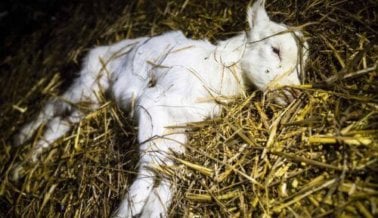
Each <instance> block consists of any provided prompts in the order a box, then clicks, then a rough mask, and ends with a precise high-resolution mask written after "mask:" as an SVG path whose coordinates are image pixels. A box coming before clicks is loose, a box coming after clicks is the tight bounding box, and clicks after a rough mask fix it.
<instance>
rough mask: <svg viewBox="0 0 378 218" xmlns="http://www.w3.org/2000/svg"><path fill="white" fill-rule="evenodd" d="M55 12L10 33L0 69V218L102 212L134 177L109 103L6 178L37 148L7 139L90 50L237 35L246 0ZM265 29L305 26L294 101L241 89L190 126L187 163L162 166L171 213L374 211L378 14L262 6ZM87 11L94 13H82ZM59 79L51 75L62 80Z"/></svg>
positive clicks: (359, 8) (83, 6)
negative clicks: (173, 35)
mask: <svg viewBox="0 0 378 218" xmlns="http://www.w3.org/2000/svg"><path fill="white" fill-rule="evenodd" d="M107 2H108V1H97V3H96V4H94V3H91V2H88V3H80V4H73V3H71V4H67V5H66V6H65V7H64V8H62V10H61V11H60V12H59V13H58V14H57V16H56V21H55V23H54V22H53V23H50V22H46V24H43V25H42V26H41V28H40V29H38V30H36V31H34V32H33V33H32V34H30V35H27V36H24V37H23V38H22V40H16V41H15V40H13V39H12V38H8V40H7V43H6V48H7V49H8V53H7V56H6V57H5V58H4V59H3V60H1V62H0V64H1V68H2V73H1V74H0V86H1V87H2V89H1V90H0V102H1V104H0V113H1V117H0V126H1V127H2V131H1V133H0V139H1V140H0V143H1V144H2V146H1V147H0V149H1V151H0V152H1V154H2V155H0V172H1V174H0V217H9V216H12V217H13V216H14V217H36V216H41V217H87V216H89V217H107V216H109V214H110V213H111V211H113V210H114V209H115V207H116V206H117V204H118V202H119V200H120V197H121V196H123V194H124V193H125V192H126V190H127V187H128V184H130V182H132V178H133V175H134V174H133V172H135V169H136V168H135V163H136V159H137V158H138V155H137V154H136V152H135V151H136V149H137V142H136V140H135V133H136V130H135V129H134V128H133V126H132V122H131V121H130V120H129V119H128V118H127V114H125V113H123V112H121V111H120V110H119V109H118V108H117V107H116V105H114V104H113V103H112V102H111V101H110V99H109V98H104V100H103V106H102V107H101V109H100V110H98V111H95V112H92V113H90V114H89V115H88V116H87V117H86V118H85V119H84V120H83V121H82V122H80V123H79V124H78V125H76V126H75V127H74V129H73V130H72V131H71V132H70V134H68V135H67V136H66V137H65V138H64V139H62V140H60V141H59V142H57V143H55V144H54V145H53V146H52V148H51V149H48V150H46V152H45V153H44V154H43V155H42V157H41V161H40V162H38V163H36V164H28V163H25V164H27V165H26V166H27V167H26V168H25V172H23V175H24V177H23V178H22V179H21V180H20V181H18V182H14V181H12V180H11V179H10V177H11V169H12V167H14V166H15V165H16V164H17V163H18V162H20V161H21V162H22V161H24V160H26V159H27V155H28V152H29V151H30V149H31V146H32V145H33V142H35V141H36V140H37V139H38V135H39V134H40V133H39V134H37V135H36V137H35V140H34V141H32V142H30V143H28V144H27V145H25V146H23V147H19V148H14V147H12V146H11V140H10V139H11V136H12V135H13V134H14V133H15V131H16V130H17V129H18V128H19V127H20V126H21V125H22V124H23V123H25V122H27V121H28V120H30V118H31V117H32V115H33V114H35V113H36V112H37V111H38V110H39V109H40V107H41V105H43V103H44V101H45V100H46V99H47V98H48V97H50V96H54V95H57V94H58V93H59V92H60V90H64V88H65V87H66V86H67V84H69V82H70V81H71V80H72V77H73V73H74V72H76V71H78V69H79V68H80V64H79V62H80V60H81V58H82V57H83V56H84V55H85V53H86V52H87V51H88V49H89V48H91V47H93V45H95V44H107V43H111V42H115V41H117V40H120V39H124V38H129V37H137V36H143V35H155V34H159V33H162V32H165V31H167V30H172V29H181V30H183V31H184V32H185V34H187V35H188V36H191V37H194V38H203V37H207V38H209V39H210V40H212V41H215V40H216V39H222V38H226V37H228V36H230V35H232V34H234V33H235V32H237V31H241V30H243V29H244V27H245V26H246V24H245V22H244V20H245V18H244V14H245V8H246V5H247V3H248V2H246V1H244V2H243V1H238V2H234V1H226V0H219V1H213V0H208V1H199V0H193V1H173V0H167V1H154V3H149V2H146V1H143V0H140V1H133V2H132V3H128V4H126V5H125V3H122V2H123V1H117V0H116V1H113V3H112V4H111V5H109V4H108V3H107ZM268 11H269V13H270V15H271V16H272V17H273V18H274V20H280V21H282V22H284V23H288V24H291V25H297V26H298V25H302V24H307V26H306V27H305V30H306V36H307V37H308V38H309V44H310V47H311V54H310V63H309V65H308V67H307V70H306V73H305V75H303V81H304V85H301V86H298V87H291V88H288V89H295V90H297V91H299V93H300V95H299V97H298V98H297V99H296V100H295V101H294V102H292V103H291V104H290V105H289V106H288V107H280V106H278V105H275V104H274V103H273V102H272V101H270V100H269V96H268V95H263V94H262V93H260V92H257V91H255V92H251V93H250V95H249V96H247V97H245V98H240V99H235V100H234V101H233V102H230V103H229V104H227V105H225V107H224V108H225V109H224V112H223V115H222V117H220V118H216V119H214V120H208V121H204V122H201V123H194V124H191V125H190V129H189V134H190V137H191V140H190V142H189V143H188V144H187V151H188V152H187V155H185V156H181V157H175V158H176V160H177V165H176V166H175V167H174V168H169V169H166V168H165V169H160V170H162V171H163V172H164V173H165V175H166V176H169V177H170V178H171V179H172V180H173V181H175V182H176V184H177V188H178V190H179V191H178V192H177V194H176V196H175V198H176V200H175V201H174V202H175V203H174V204H173V205H172V208H171V213H170V214H171V216H172V217H183V216H184V217H251V216H264V217H269V216H280V217H329V216H332V217H333V216H337V217H356V216H362V217H376V216H378V211H377V206H378V172H377V169H378V82H377V81H378V74H377V61H378V46H377V41H378V40H377V30H378V20H377V11H378V5H377V2H376V1H374V0H366V1H344V0H335V1H328V0H314V1H294V0H293V1H289V2H288V1H283V0H282V1H281V0H276V1H268ZM94 12H95V13H94ZM61 76H62V77H63V79H62V78H60V77H61Z"/></svg>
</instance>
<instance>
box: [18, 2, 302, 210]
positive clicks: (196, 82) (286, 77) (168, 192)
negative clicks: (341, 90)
mask: <svg viewBox="0 0 378 218" xmlns="http://www.w3.org/2000/svg"><path fill="white" fill-rule="evenodd" d="M264 4H265V1H264V0H258V1H257V2H255V3H254V5H253V6H252V7H250V8H248V13H247V20H248V24H249V27H250V30H249V31H248V32H244V33H240V34H239V35H237V36H235V37H233V38H230V39H228V40H225V41H221V42H219V43H218V44H216V45H213V44H211V43H210V42H208V41H207V40H192V39H188V38H186V37H185V36H184V35H183V34H182V32H180V31H175V32H168V33H165V34H162V35H159V36H154V37H141V38H136V39H126V40H123V41H120V42H118V43H115V44H113V45H110V46H101V47H96V48H94V49H92V50H91V51H90V52H89V54H88V55H87V57H86V59H85V61H84V64H83V66H82V70H81V71H80V74H79V77H78V78H77V79H76V80H75V81H74V83H73V84H72V85H71V87H70V88H69V89H68V90H67V91H66V92H65V93H64V94H63V95H62V96H61V97H59V98H55V99H52V100H50V101H49V102H48V103H47V104H46V106H45V107H44V108H43V110H42V111H41V112H40V114H39V115H38V116H37V117H36V118H35V119H34V120H33V121H32V122H30V123H28V124H27V125H25V126H24V127H23V128H22V129H21V130H20V132H19V133H18V134H17V135H16V137H15V144H23V143H24V142H26V141H27V140H28V139H30V138H31V137H32V136H33V133H34V132H35V131H36V129H37V128H38V127H39V126H40V125H42V124H44V125H45V126H46V130H45V132H44V134H43V136H42V138H41V139H40V140H39V141H38V143H37V144H36V147H35V148H34V150H33V151H32V154H33V156H32V158H31V159H32V160H31V161H36V160H37V158H38V155H39V154H40V153H41V151H42V150H43V149H44V148H47V147H48V146H49V145H50V144H51V143H53V142H54V141H55V140H57V139H58V138H60V137H62V136H63V135H64V134H65V133H66V132H67V131H69V130H70V128H71V126H72V125H73V124H74V123H77V122H79V121H80V119H81V118H83V117H84V112H82V111H81V110H80V109H79V108H78V107H77V106H75V104H76V105H77V104H78V103H80V102H87V103H88V102H89V103H90V108H91V109H93V110H96V108H98V107H99V101H98V98H97V96H98V95H97V94H96V93H98V92H104V91H107V92H109V93H111V94H112V96H114V100H115V101H116V103H117V104H118V105H119V106H120V107H121V108H122V109H124V110H127V111H133V112H134V113H133V114H134V117H135V119H136V121H137V123H138V127H139V132H138V141H139V144H140V145H139V152H140V160H139V170H138V174H137V177H136V179H135V181H134V182H133V183H132V185H131V186H130V188H129V190H128V193H127V195H126V196H125V197H124V199H123V201H122V202H121V204H120V206H119V209H118V210H117V211H115V213H114V216H115V217H134V216H141V217H161V216H162V217H166V216H167V208H168V207H169V205H170V203H171V200H172V195H173V193H174V187H173V186H172V184H171V182H170V181H169V180H167V179H164V178H163V179H161V181H160V182H159V184H155V178H156V176H155V173H154V171H152V170H151V167H153V166H156V165H168V166H169V165H172V164H173V161H172V160H171V159H170V158H169V157H170V154H172V152H175V153H178V154H182V153H184V152H185V149H184V144H185V143H186V141H187V136H186V135H185V134H184V133H183V132H182V130H181V131H180V132H178V131H175V130H174V129H172V128H167V127H168V126H175V125H180V126H182V125H183V124H186V123H188V122H196V121H203V120H204V119H206V118H208V117H214V116H217V115H219V114H220V111H221V107H220V105H219V104H217V103H216V102H217V101H216V100H217V99H219V98H227V97H234V96H240V95H241V94H243V92H244V91H245V89H246V86H249V84H252V85H254V86H255V87H256V88H258V89H260V90H263V91H265V90H267V89H268V88H269V87H270V86H271V84H272V83H273V82H274V83H275V84H276V85H277V84H278V85H296V84H299V83H300V82H299V79H298V75H299V74H300V72H301V69H303V68H302V64H300V63H304V62H305V61H306V59H307V54H306V51H307V44H306V42H304V41H303V39H302V34H301V33H300V32H299V31H289V28H288V27H287V26H286V25H284V24H278V23H275V22H273V21H271V20H270V19H269V17H268V15H267V13H266V11H265V8H264ZM67 114H68V116H67Z"/></svg>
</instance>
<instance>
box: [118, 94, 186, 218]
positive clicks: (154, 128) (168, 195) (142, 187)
mask: <svg viewBox="0 0 378 218" xmlns="http://www.w3.org/2000/svg"><path fill="white" fill-rule="evenodd" d="M151 92H152V91H151ZM160 94H161V93H160ZM158 95H159V92H156V93H153V92H152V93H151V95H150V96H148V95H144V96H143V97H142V99H141V100H140V102H139V105H138V106H137V110H136V113H137V117H138V124H139V133H138V140H139V142H140V149H139V152H140V160H139V170H138V175H137V177H136V179H135V181H134V182H133V183H132V185H131V186H130V188H129V190H128V193H127V194H126V196H125V198H124V199H123V201H122V202H121V205H120V207H119V209H118V211H117V212H116V214H115V217H127V218H131V217H134V216H141V217H166V216H167V209H168V207H169V205H170V203H171V200H172V196H173V192H174V190H173V186H172V184H171V182H170V180H169V179H168V178H165V177H164V176H160V175H159V174H158V173H156V171H155V170H154V168H155V169H156V167H158V166H170V165H172V164H173V161H172V159H171V155H172V152H174V153H183V152H184V150H185V149H184V143H186V135H185V134H184V133H179V132H177V131H173V129H169V128H167V127H168V126H173V125H176V124H177V122H176V121H175V119H174V116H172V111H169V110H167V107H169V106H167V105H168V104H165V103H166V101H165V100H164V99H159V96H158ZM167 98H168V97H167ZM157 99H159V100H157Z"/></svg>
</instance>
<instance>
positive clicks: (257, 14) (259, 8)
mask: <svg viewBox="0 0 378 218" xmlns="http://www.w3.org/2000/svg"><path fill="white" fill-rule="evenodd" d="M247 21H248V24H249V27H250V28H251V30H252V29H253V28H254V27H255V26H258V25H261V24H264V23H266V22H268V21H269V17H268V14H267V13H266V10H265V0H257V1H256V2H255V3H254V4H253V6H252V7H248V11H247Z"/></svg>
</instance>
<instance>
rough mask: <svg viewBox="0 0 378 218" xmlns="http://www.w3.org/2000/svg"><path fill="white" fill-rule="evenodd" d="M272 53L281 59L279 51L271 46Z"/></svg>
mask: <svg viewBox="0 0 378 218" xmlns="http://www.w3.org/2000/svg"><path fill="white" fill-rule="evenodd" d="M272 51H273V52H274V53H275V54H276V55H278V57H280V58H281V54H280V49H279V48H276V47H273V46H272Z"/></svg>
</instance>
